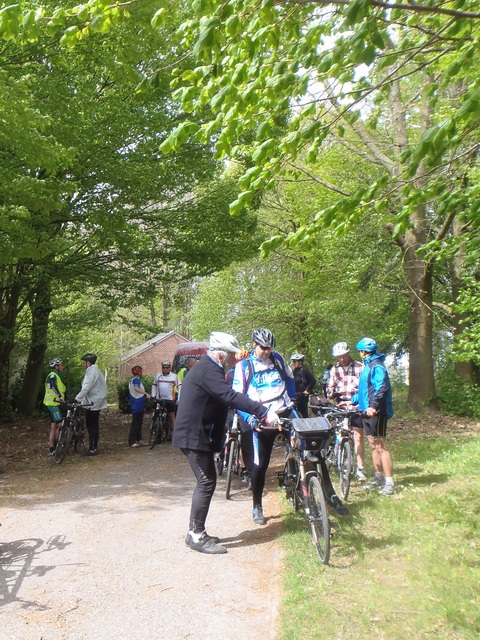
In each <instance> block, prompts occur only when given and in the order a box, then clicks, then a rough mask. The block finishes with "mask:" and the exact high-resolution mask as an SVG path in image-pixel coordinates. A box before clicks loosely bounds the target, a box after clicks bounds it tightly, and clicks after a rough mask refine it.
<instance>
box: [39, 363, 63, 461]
mask: <svg viewBox="0 0 480 640" xmlns="http://www.w3.org/2000/svg"><path fill="white" fill-rule="evenodd" d="M48 364H49V366H50V369H51V371H50V373H49V374H48V376H47V379H46V380H45V396H44V398H43V404H44V405H45V406H46V407H47V410H48V413H49V414H50V435H49V437H48V446H49V455H51V456H53V454H54V453H55V447H56V446H57V440H58V431H59V429H60V425H61V424H62V420H63V416H62V412H61V411H60V402H63V400H64V399H65V390H66V387H65V385H64V383H63V380H62V378H61V377H60V374H61V373H62V371H63V369H64V366H63V362H62V361H61V360H60V358H53V360H50V362H49V363H48Z"/></svg>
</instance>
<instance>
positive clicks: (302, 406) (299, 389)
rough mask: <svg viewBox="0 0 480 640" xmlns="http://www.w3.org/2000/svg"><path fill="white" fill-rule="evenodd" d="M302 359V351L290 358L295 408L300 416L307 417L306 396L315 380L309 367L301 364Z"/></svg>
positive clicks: (315, 382) (311, 390)
mask: <svg viewBox="0 0 480 640" xmlns="http://www.w3.org/2000/svg"><path fill="white" fill-rule="evenodd" d="M304 360H305V356H304V355H303V353H294V354H293V355H292V357H291V358H290V362H291V363H292V371H293V377H294V379H295V391H296V393H297V410H298V413H300V414H301V416H302V418H308V398H309V396H310V394H311V393H312V392H313V389H314V387H315V385H316V384H317V380H316V378H315V376H314V375H313V373H312V372H311V371H310V369H307V367H305V366H304V365H303V363H304Z"/></svg>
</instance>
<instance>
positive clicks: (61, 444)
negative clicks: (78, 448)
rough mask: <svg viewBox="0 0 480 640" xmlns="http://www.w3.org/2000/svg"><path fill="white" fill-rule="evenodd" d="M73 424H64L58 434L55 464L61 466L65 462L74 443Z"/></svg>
mask: <svg viewBox="0 0 480 640" xmlns="http://www.w3.org/2000/svg"><path fill="white" fill-rule="evenodd" d="M72 435H73V434H72V424H71V423H70V422H67V423H65V422H64V423H63V425H62V426H61V427H60V432H59V434H58V441H57V446H56V447H55V462H56V463H57V464H60V463H61V462H63V461H64V459H65V456H66V455H67V453H68V450H69V448H70V445H71V443H72Z"/></svg>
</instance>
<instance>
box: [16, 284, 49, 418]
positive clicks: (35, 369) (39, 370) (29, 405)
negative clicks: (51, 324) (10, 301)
mask: <svg viewBox="0 0 480 640" xmlns="http://www.w3.org/2000/svg"><path fill="white" fill-rule="evenodd" d="M30 309H31V312H32V335H31V340H30V350H29V352H28V360H27V367H26V369H25V377H24V378H23V386H22V392H21V396H20V402H19V407H18V412H19V413H21V414H22V415H24V416H30V415H32V413H33V411H34V409H35V407H36V404H37V397H38V391H39V388H40V384H41V382H42V374H43V371H44V367H45V353H46V351H47V336H48V320H49V318H50V313H51V312H52V304H51V300H50V286H49V285H48V284H44V283H42V284H41V285H40V286H39V287H38V288H37V291H36V293H35V296H34V298H33V300H32V302H31V303H30Z"/></svg>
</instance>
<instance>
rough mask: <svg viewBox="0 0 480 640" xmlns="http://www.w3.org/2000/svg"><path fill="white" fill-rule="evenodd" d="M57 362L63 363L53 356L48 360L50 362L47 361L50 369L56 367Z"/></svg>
mask: <svg viewBox="0 0 480 640" xmlns="http://www.w3.org/2000/svg"><path fill="white" fill-rule="evenodd" d="M57 364H63V362H62V361H61V360H60V358H53V360H50V362H49V363H48V365H49V366H50V367H52V369H53V367H56V366H57Z"/></svg>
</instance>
